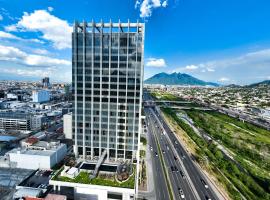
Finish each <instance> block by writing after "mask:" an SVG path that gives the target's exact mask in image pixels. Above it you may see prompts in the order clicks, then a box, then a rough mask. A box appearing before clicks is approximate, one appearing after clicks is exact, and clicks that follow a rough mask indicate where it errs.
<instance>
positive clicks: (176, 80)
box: [144, 72, 219, 86]
mask: <svg viewBox="0 0 270 200" xmlns="http://www.w3.org/2000/svg"><path fill="white" fill-rule="evenodd" d="M144 83H145V84H162V85H198V86H207V85H209V86H219V85H218V84H217V83H212V82H205V81H202V80H200V79H197V78H195V77H193V76H190V75H188V74H181V73H176V72H175V73H172V74H167V73H164V72H162V73H159V74H156V75H154V76H152V77H151V78H149V79H147V80H145V81H144Z"/></svg>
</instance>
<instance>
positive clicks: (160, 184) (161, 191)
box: [148, 128, 170, 200]
mask: <svg viewBox="0 0 270 200" xmlns="http://www.w3.org/2000/svg"><path fill="white" fill-rule="evenodd" d="M148 144H149V148H150V147H152V148H151V149H152V150H151V153H152V154H151V155H152V164H153V165H152V166H153V174H154V185H155V193H156V199H160V200H164V199H168V200H169V199H170V198H169V191H168V188H167V185H166V179H165V175H164V173H163V170H162V164H161V161H160V159H159V157H157V156H156V153H157V152H158V147H157V144H156V141H155V138H154V135H153V133H152V130H151V129H150V128H148Z"/></svg>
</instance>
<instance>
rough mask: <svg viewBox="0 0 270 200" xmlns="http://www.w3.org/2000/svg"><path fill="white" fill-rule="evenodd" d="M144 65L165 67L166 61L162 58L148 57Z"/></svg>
mask: <svg viewBox="0 0 270 200" xmlns="http://www.w3.org/2000/svg"><path fill="white" fill-rule="evenodd" d="M145 65H146V66H147V67H166V62H165V60H164V59H163V58H148V59H147V61H146V64H145Z"/></svg>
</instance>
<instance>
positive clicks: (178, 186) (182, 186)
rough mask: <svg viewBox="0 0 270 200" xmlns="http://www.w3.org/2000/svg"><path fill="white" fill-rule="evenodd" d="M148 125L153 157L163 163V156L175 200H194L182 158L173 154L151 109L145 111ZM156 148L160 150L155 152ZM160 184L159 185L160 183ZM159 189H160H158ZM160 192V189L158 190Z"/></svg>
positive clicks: (168, 184) (171, 147)
mask: <svg viewBox="0 0 270 200" xmlns="http://www.w3.org/2000/svg"><path fill="white" fill-rule="evenodd" d="M145 113H146V116H147V123H148V127H149V129H148V130H150V131H149V135H151V138H154V139H153V140H154V143H156V144H155V148H153V146H150V150H151V151H152V154H153V157H156V159H158V160H159V162H161V159H162V158H161V156H162V157H163V159H164V164H165V169H164V170H166V173H167V174H168V179H169V182H168V183H167V186H169V187H171V189H172V192H173V198H174V199H189V200H194V199H196V196H195V194H194V192H193V190H192V189H191V187H190V185H189V183H188V180H187V177H186V175H185V171H184V169H183V168H182V167H181V164H180V158H178V156H177V155H176V154H175V153H174V152H173V151H174V149H173V146H172V145H171V144H170V143H169V141H168V139H167V138H166V136H165V135H163V133H162V129H161V127H160V126H159V125H158V122H157V121H156V119H155V116H154V114H153V111H152V110H151V109H149V108H146V109H145ZM156 148H160V149H159V150H158V149H157V151H155V149H156ZM158 184H159V183H158ZM157 189H158V187H157ZM158 190H159V189H158Z"/></svg>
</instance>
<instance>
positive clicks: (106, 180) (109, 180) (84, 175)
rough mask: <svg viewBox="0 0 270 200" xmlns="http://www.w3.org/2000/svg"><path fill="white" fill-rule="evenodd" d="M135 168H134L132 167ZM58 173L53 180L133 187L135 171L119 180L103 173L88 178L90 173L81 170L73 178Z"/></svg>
mask: <svg viewBox="0 0 270 200" xmlns="http://www.w3.org/2000/svg"><path fill="white" fill-rule="evenodd" d="M133 170H135V168H134V169H133ZM59 174H60V173H58V175H56V176H55V177H54V178H53V180H55V181H64V182H73V183H81V184H92V185H103V186H111V187H122V188H131V189H133V188H134V187H135V171H133V174H132V175H131V176H130V177H129V179H128V180H126V181H123V182H119V181H117V180H116V177H115V175H108V174H107V175H105V174H99V175H98V176H97V177H96V178H94V179H90V178H89V176H90V174H89V173H88V172H85V171H81V172H80V173H79V174H78V176H76V177H75V178H74V179H72V178H69V177H65V176H60V175H59Z"/></svg>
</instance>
